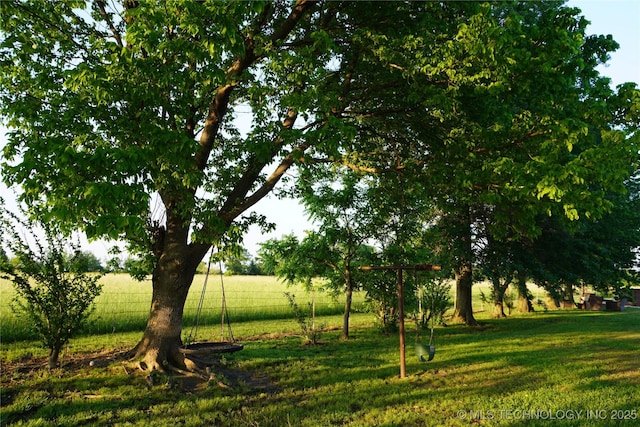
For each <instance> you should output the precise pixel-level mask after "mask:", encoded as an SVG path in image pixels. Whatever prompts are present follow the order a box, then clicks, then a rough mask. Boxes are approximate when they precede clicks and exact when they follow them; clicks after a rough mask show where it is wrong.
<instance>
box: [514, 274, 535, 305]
mask: <svg viewBox="0 0 640 427" xmlns="http://www.w3.org/2000/svg"><path fill="white" fill-rule="evenodd" d="M531 299H532V295H531V293H530V292H529V289H527V276H526V274H523V273H520V272H518V302H517V303H516V308H517V310H518V311H519V312H520V313H533V311H534V310H533V303H532V302H531Z"/></svg>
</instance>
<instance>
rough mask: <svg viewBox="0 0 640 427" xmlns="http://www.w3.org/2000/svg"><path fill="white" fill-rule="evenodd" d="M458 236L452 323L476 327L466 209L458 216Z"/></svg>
mask: <svg viewBox="0 0 640 427" xmlns="http://www.w3.org/2000/svg"><path fill="white" fill-rule="evenodd" d="M458 230H459V235H458V236H457V237H456V240H457V243H456V246H457V250H456V252H458V258H459V261H458V266H457V269H456V272H455V278H456V300H455V304H454V307H453V321H454V322H461V323H465V324H467V325H477V324H478V322H477V321H476V319H475V318H474V317H473V306H472V295H471V288H472V286H473V248H472V241H471V240H472V235H471V212H470V210H469V208H468V207H467V208H466V210H465V212H464V213H463V214H462V215H461V216H460V225H459V228H458Z"/></svg>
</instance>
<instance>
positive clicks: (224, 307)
mask: <svg viewBox="0 0 640 427" xmlns="http://www.w3.org/2000/svg"><path fill="white" fill-rule="evenodd" d="M212 261H213V250H212V251H211V256H209V261H208V262H207V273H206V274H205V276H204V284H203V285H202V293H201V294H200V301H198V308H197V311H196V321H195V324H194V325H193V326H192V327H191V331H190V332H189V338H188V341H189V342H194V341H196V339H197V337H198V329H199V328H200V316H201V314H202V307H203V305H204V299H205V294H206V291H207V283H208V282H209V273H210V272H211V263H212ZM218 263H219V269H220V287H221V289H222V314H221V321H220V342H224V324H225V319H226V323H227V329H228V333H229V338H230V339H231V342H232V343H234V342H236V341H235V338H234V337H233V331H232V330H231V319H230V318H229V312H228V311H227V298H226V294H225V291H224V279H223V274H222V261H221V260H219V261H218Z"/></svg>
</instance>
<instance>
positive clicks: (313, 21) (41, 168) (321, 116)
mask: <svg viewBox="0 0 640 427" xmlns="http://www.w3.org/2000/svg"><path fill="white" fill-rule="evenodd" d="M112 5H113V3H111V2H109V3H108V2H105V1H101V0H96V1H94V2H90V3H89V2H85V1H75V2H73V1H68V2H58V1H29V2H22V1H15V2H14V1H5V2H2V3H1V5H0V7H1V8H2V9H1V14H2V16H3V19H2V33H3V36H2V45H1V49H0V61H1V63H2V72H1V74H0V86H2V89H1V92H0V96H1V99H2V102H1V103H2V111H1V113H2V116H4V117H5V118H6V119H7V125H8V127H9V129H11V131H10V132H9V135H8V138H9V143H8V145H7V146H6V147H5V150H4V157H5V159H6V160H5V162H4V164H3V177H4V179H5V180H6V182H8V183H10V184H19V185H21V186H22V188H23V190H24V192H23V193H22V195H21V198H22V201H24V202H25V203H26V204H27V205H28V206H29V207H30V208H31V209H32V213H33V214H34V215H38V216H40V217H41V218H42V219H43V220H44V221H48V220H57V221H59V222H61V223H63V224H64V225H66V226H67V228H68V229H73V228H75V227H78V226H79V227H81V228H83V229H85V230H86V232H87V234H88V235H89V237H91V238H94V237H99V236H103V237H104V236H106V237H111V238H114V239H115V238H121V239H126V240H127V241H129V242H130V243H131V244H132V245H131V250H134V251H137V252H140V253H142V254H143V255H145V256H146V257H147V258H148V259H149V261H150V263H149V264H150V265H151V266H152V268H153V276H152V283H153V297H152V303H151V309H150V315H149V320H148V323H147V327H146V330H145V332H144V335H143V338H142V339H141V341H140V342H139V344H138V345H137V347H136V355H137V356H138V357H139V358H140V360H141V364H140V366H141V367H143V368H145V369H162V368H163V365H167V364H168V365H169V366H177V367H180V368H194V367H195V366H194V365H193V364H192V363H191V362H190V361H189V360H188V359H187V358H185V357H184V356H183V355H182V353H180V352H179V346H180V345H181V331H182V314H183V306H184V301H185V298H186V296H187V293H188V291H189V288H190V285H191V282H192V279H193V274H194V272H195V270H196V268H197V266H198V264H199V263H200V261H201V260H202V258H203V256H204V255H205V254H206V253H207V251H208V250H209V249H210V247H211V246H212V243H216V242H219V241H220V240H221V238H222V237H223V236H227V237H228V238H231V239H233V238H234V237H237V236H238V235H241V234H242V231H243V230H244V229H246V227H247V225H248V224H249V223H251V222H256V221H257V222H262V223H264V221H263V219H260V218H255V217H252V216H248V217H243V216H242V215H243V213H244V212H246V211H247V209H249V208H250V207H251V206H253V205H254V204H255V203H256V202H258V201H259V200H260V199H261V198H262V197H264V196H265V195H266V194H268V193H269V192H270V191H271V190H272V189H273V188H274V186H275V185H276V183H277V182H278V181H279V180H280V179H281V177H282V176H283V175H284V174H285V172H286V171H287V170H288V169H289V168H290V167H291V166H292V165H293V164H294V162H295V161H296V160H297V159H299V158H300V157H301V156H302V155H303V153H304V152H305V150H308V149H309V147H311V146H314V147H315V148H314V149H315V150H316V151H319V152H321V151H322V150H323V148H322V147H323V144H325V143H329V142H332V144H330V145H331V146H332V147H333V146H335V145H336V144H338V142H336V141H342V140H346V139H347V138H342V132H341V129H340V128H339V126H333V125H332V124H330V121H331V117H332V116H331V115H330V114H329V113H330V112H331V107H335V108H334V113H338V112H339V111H340V107H339V105H335V104H336V102H337V101H336V97H335V96H334V92H333V90H332V89H331V87H334V88H335V87H339V86H340V82H341V81H342V78H343V77H342V73H341V71H342V70H341V66H340V62H339V58H336V57H335V54H334V53H332V50H331V46H332V45H333V41H332V39H331V37H330V36H329V35H328V32H329V31H332V30H335V29H336V28H338V29H340V26H339V25H338V24H337V23H336V17H337V16H338V15H339V13H340V10H341V8H342V7H343V6H342V5H341V4H339V3H327V4H324V3H316V2H310V1H306V0H298V1H296V2H294V3H284V2H278V3H270V2H264V3H263V2H193V1H190V0H187V1H175V2H166V3H163V4H161V5H158V4H155V3H148V2H137V1H134V0H131V1H129V0H127V1H124V3H123V6H122V7H116V8H115V9H114V8H112ZM340 31H341V30H340ZM345 43H348V41H345ZM323 88H324V89H323ZM243 111H245V112H250V113H251V118H252V119H251V127H250V129H249V130H247V131H246V132H244V133H242V132H240V131H239V130H238V128H237V126H236V125H235V124H234V119H236V118H237V116H238V115H239V114H242V113H243ZM329 129H331V130H329ZM156 206H160V207H159V208H157V209H156ZM229 236H230V237H229Z"/></svg>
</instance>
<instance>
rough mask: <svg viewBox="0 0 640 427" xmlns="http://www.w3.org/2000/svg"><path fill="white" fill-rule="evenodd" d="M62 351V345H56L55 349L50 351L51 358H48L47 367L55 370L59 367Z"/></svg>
mask: <svg viewBox="0 0 640 427" xmlns="http://www.w3.org/2000/svg"><path fill="white" fill-rule="evenodd" d="M61 350H62V345H54V346H53V348H50V349H49V356H48V357H47V365H48V366H49V369H55V368H57V367H58V358H59V357H60V351H61Z"/></svg>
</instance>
